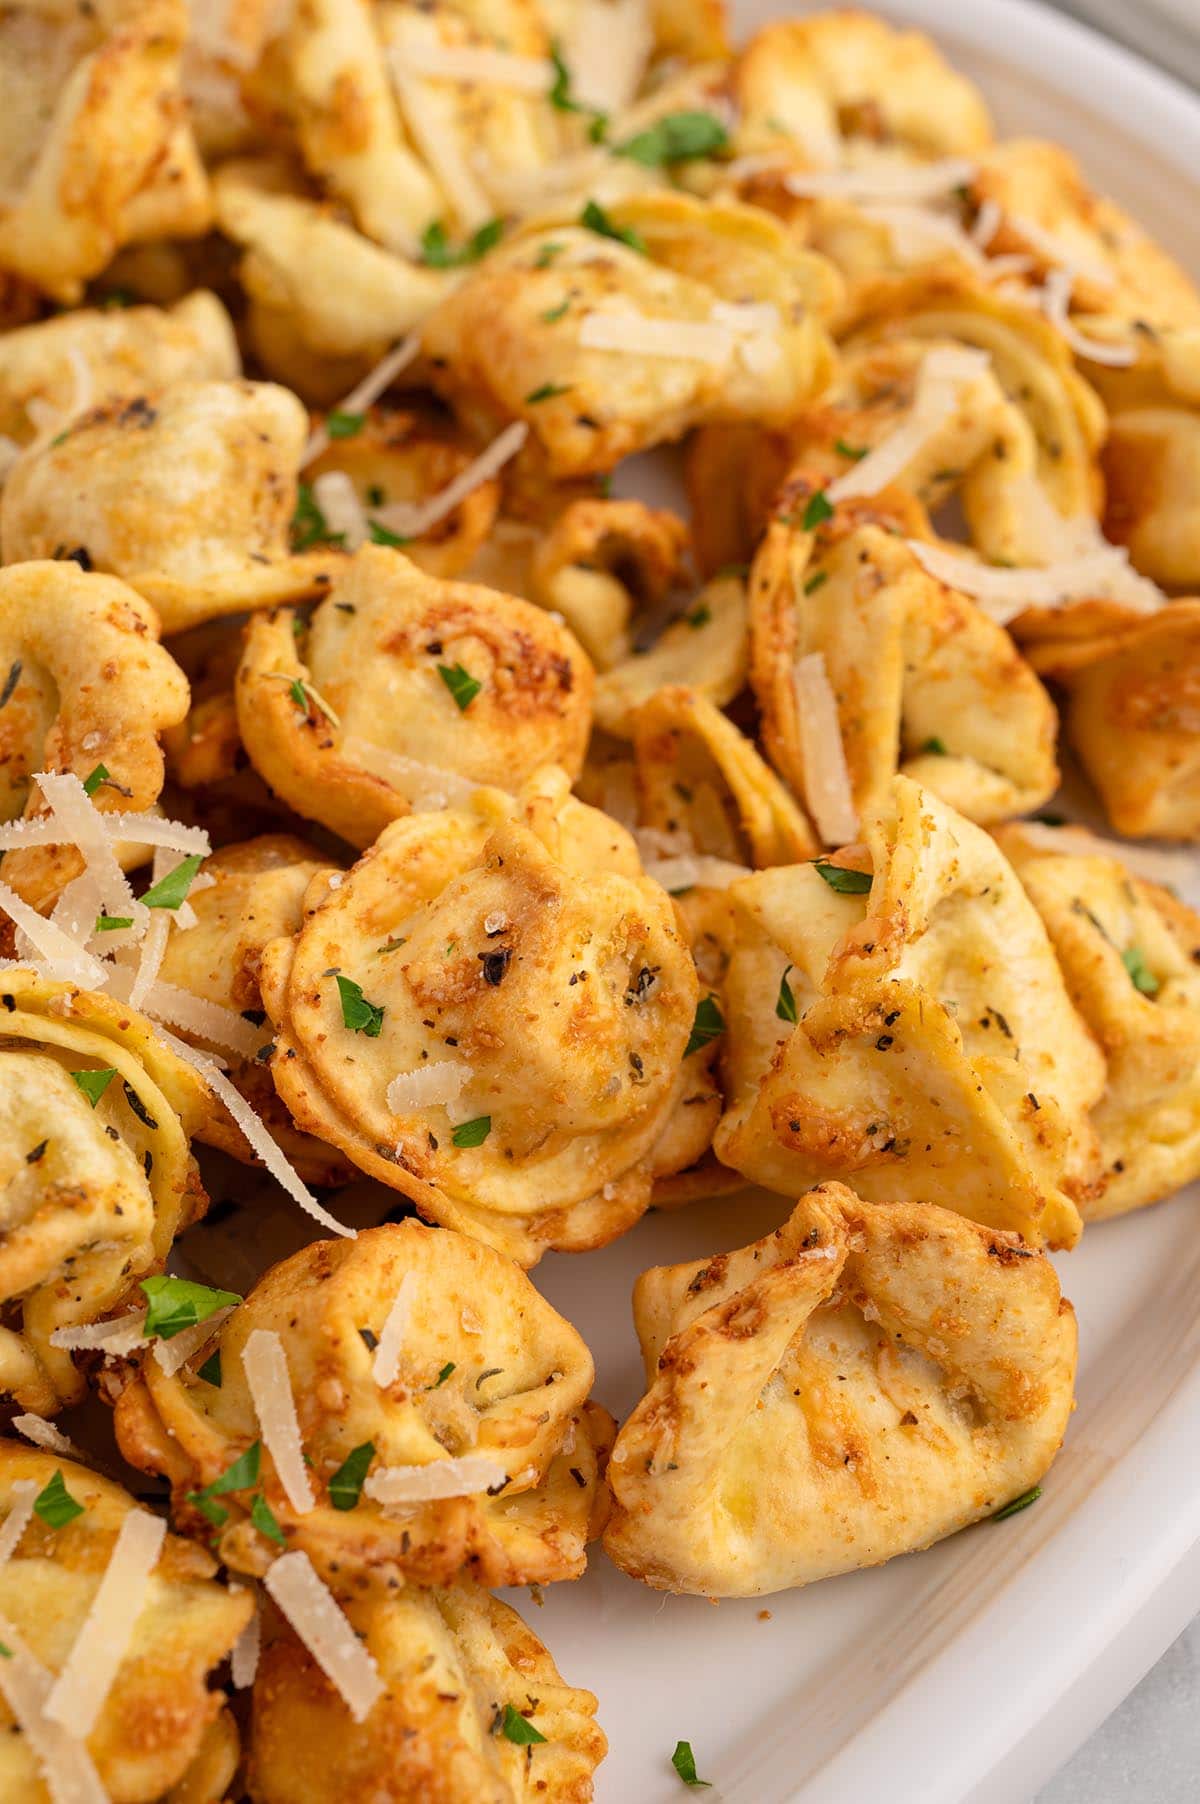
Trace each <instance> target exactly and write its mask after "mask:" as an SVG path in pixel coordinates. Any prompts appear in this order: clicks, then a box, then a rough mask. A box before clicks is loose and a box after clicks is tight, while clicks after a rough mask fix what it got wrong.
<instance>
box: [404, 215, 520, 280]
mask: <svg viewBox="0 0 1200 1804" xmlns="http://www.w3.org/2000/svg"><path fill="white" fill-rule="evenodd" d="M503 236H504V221H503V220H502V219H489V220H488V221H487V223H486V225H481V226H480V228H479V230H478V231H477V232H475V233H474V234H473V235H472V236H471V237H470V238H469V239H468V240H467V242H466V244H461V245H452V244H451V243H450V240H449V239H448V238H447V236H446V228H445V226H444V225H443V224H442V222H441V220H440V219H435V220H434V222H433V224H432V225H428V226H426V227H425V230H424V232H422V234H421V258H422V261H423V262H425V263H427V264H428V265H429V267H430V269H461V268H462V267H463V266H464V264H467V263H478V262H479V260H480V258H481V257H486V256H487V254H488V252H489V251H490V250H495V248H496V246H497V245H498V244H499V242H500V240H501V238H503Z"/></svg>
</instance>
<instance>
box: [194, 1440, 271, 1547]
mask: <svg viewBox="0 0 1200 1804" xmlns="http://www.w3.org/2000/svg"><path fill="white" fill-rule="evenodd" d="M261 1464H262V1442H261V1441H254V1442H253V1443H252V1444H251V1445H250V1446H249V1447H247V1449H246V1451H245V1453H240V1454H239V1455H238V1457H237V1458H236V1459H235V1460H234V1462H233V1464H232V1466H227V1467H226V1469H225V1471H224V1472H222V1474H221V1476H220V1478H214V1479H213V1481H212V1483H211V1484H210V1485H205V1487H204V1489H203V1490H202V1491H189V1492H188V1493H187V1500H188V1502H189V1503H191V1504H194V1505H195V1507H196V1508H197V1509H198V1510H199V1511H200V1514H201V1515H202V1516H204V1517H206V1518H207V1520H208V1521H209V1522H211V1523H212V1525H213V1527H214V1528H220V1526H221V1524H222V1523H223V1522H228V1520H229V1511H228V1510H226V1509H223V1508H222V1507H221V1505H220V1504H219V1503H215V1502H214V1501H213V1499H214V1498H216V1497H226V1496H228V1494H229V1493H230V1491H249V1490H250V1489H251V1487H252V1486H254V1485H256V1484H257V1483H258V1469H259V1467H260V1466H261Z"/></svg>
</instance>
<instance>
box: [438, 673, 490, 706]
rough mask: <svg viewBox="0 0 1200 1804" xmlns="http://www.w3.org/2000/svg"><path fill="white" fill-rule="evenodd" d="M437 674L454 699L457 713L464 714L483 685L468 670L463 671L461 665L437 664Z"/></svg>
mask: <svg viewBox="0 0 1200 1804" xmlns="http://www.w3.org/2000/svg"><path fill="white" fill-rule="evenodd" d="M437 673H438V675H439V676H440V677H441V679H442V681H443V683H445V685H446V687H447V689H448V690H449V691H450V693H451V695H452V696H453V697H454V700H455V702H456V703H457V705H458V711H459V713H460V714H465V713H466V711H467V709H468V708H469V707H470V706H471V703H472V702H473V701H474V700H475V697H476V696H477V695H478V694H479V691H480V690H481V689H482V688H483V684H482V683H481V682H479V681H477V679H476V678H475V677H473V676H472V675H471V673H470V671H469V670H464V669H463V667H462V665H461V664H439V665H438V667H437Z"/></svg>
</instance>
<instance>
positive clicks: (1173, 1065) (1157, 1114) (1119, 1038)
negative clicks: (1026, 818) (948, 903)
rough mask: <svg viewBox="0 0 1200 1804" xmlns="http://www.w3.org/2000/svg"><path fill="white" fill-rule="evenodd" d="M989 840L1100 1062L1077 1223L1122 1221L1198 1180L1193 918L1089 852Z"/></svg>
mask: <svg viewBox="0 0 1200 1804" xmlns="http://www.w3.org/2000/svg"><path fill="white" fill-rule="evenodd" d="M1057 831H1058V830H1057V829H1054V828H1047V827H1044V826H1043V827H1040V828H1034V829H1033V830H1032V832H1033V833H1035V834H1038V835H1039V837H1038V838H1037V839H1036V841H1035V840H1033V839H1032V838H1031V837H1030V830H1028V829H1026V828H1024V827H1022V826H1021V825H1019V824H1018V825H1015V826H1012V827H1005V828H1003V829H1002V830H1001V832H1000V835H999V837H1000V840H1001V843H1002V844H1003V846H1004V849H1005V851H1006V853H1007V854H1008V856H1009V857H1010V858H1011V859H1012V861H1013V864H1014V866H1015V868H1016V870H1017V873H1018V875H1019V877H1020V879H1021V882H1022V883H1023V884H1024V886H1025V890H1026V893H1027V894H1028V896H1029V898H1030V900H1031V901H1032V903H1033V905H1034V907H1035V908H1036V909H1037V910H1038V913H1039V914H1040V915H1041V917H1042V919H1043V920H1044V921H1045V923H1046V928H1047V931H1048V932H1049V934H1050V937H1051V939H1052V941H1053V942H1054V950H1055V952H1056V953H1057V955H1058V959H1059V963H1060V964H1061V965H1062V969H1063V975H1064V976H1065V978H1066V980H1067V987H1068V989H1069V990H1070V992H1071V997H1072V1000H1073V1001H1074V1003H1075V1006H1076V1008H1077V1009H1078V1010H1079V1012H1080V1014H1081V1015H1082V1016H1083V1019H1084V1020H1085V1021H1086V1022H1087V1024H1088V1026H1089V1027H1090V1028H1091V1030H1092V1033H1093V1034H1094V1035H1095V1038H1096V1041H1097V1043H1098V1044H1099V1046H1100V1047H1101V1049H1102V1051H1103V1053H1104V1061H1105V1066H1106V1072H1107V1081H1106V1083H1105V1088H1104V1093H1103V1095H1102V1096H1101V1098H1100V1100H1099V1102H1098V1103H1097V1104H1096V1106H1095V1108H1094V1110H1093V1111H1092V1122H1093V1125H1094V1127H1095V1130H1096V1134H1097V1136H1098V1138H1099V1142H1100V1157H1101V1164H1102V1177H1101V1183H1100V1184H1099V1185H1098V1186H1097V1191H1098V1194H1096V1195H1093V1196H1091V1197H1089V1198H1088V1199H1086V1200H1085V1201H1084V1203H1083V1214H1084V1217H1085V1219H1086V1220H1088V1221H1093V1220H1096V1219H1099V1218H1102V1217H1104V1216H1109V1215H1123V1214H1124V1213H1125V1212H1126V1211H1127V1210H1129V1209H1139V1208H1141V1207H1142V1206H1143V1205H1144V1204H1146V1203H1154V1202H1157V1201H1158V1200H1159V1199H1160V1198H1161V1197H1164V1196H1168V1195H1170V1194H1171V1193H1172V1192H1173V1191H1175V1190H1180V1189H1182V1188H1183V1186H1184V1185H1185V1184H1190V1183H1191V1182H1192V1180H1193V1179H1194V1178H1196V1177H1200V917H1198V916H1197V915H1196V914H1195V913H1194V912H1193V911H1192V910H1191V909H1190V908H1187V907H1186V906H1185V905H1184V904H1183V903H1182V902H1180V901H1178V900H1177V899H1176V898H1175V897H1174V896H1173V895H1172V894H1171V893H1170V891H1169V890H1166V889H1163V888H1161V887H1160V886H1159V885H1157V884H1153V883H1147V882H1144V881H1143V880H1142V879H1141V878H1139V877H1137V876H1135V875H1134V874H1133V873H1132V872H1131V871H1129V870H1127V869H1126V867H1125V866H1124V865H1123V864H1122V863H1121V862H1120V860H1119V859H1118V858H1116V857H1112V856H1108V855H1107V852H1108V848H1106V847H1105V846H1104V845H1103V843H1102V842H1101V843H1099V844H1097V845H1096V846H1095V848H1094V849H1092V848H1089V847H1088V845H1087V838H1086V836H1083V844H1082V848H1079V846H1078V840H1077V836H1076V834H1075V833H1073V832H1071V831H1070V830H1067V831H1065V832H1064V833H1063V849H1062V851H1061V852H1059V851H1057V850H1056V849H1055V846H1054V837H1055V834H1056V832H1057Z"/></svg>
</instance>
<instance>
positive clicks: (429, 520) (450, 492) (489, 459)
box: [376, 420, 529, 539]
mask: <svg viewBox="0 0 1200 1804" xmlns="http://www.w3.org/2000/svg"><path fill="white" fill-rule="evenodd" d="M528 437H529V427H528V426H527V425H526V424H525V421H524V420H514V421H513V423H512V424H511V426H506V427H505V428H504V431H503V432H501V433H500V434H499V435H498V436H497V437H496V438H494V439H493V440H492V442H491V444H490V445H489V446H488V447H487V450H486V451H481V452H480V454H479V456H478V457H477V458H476V459H475V461H474V462H473V463H470V464H468V465H467V467H466V469H465V470H460V471H459V473H458V475H457V476H456V477H455V478H454V480H453V482H449V483H447V484H446V487H445V488H444V489H442V490H440V491H439V493H438V494H436V495H431V496H430V497H429V499H428V501H417V502H410V501H393V502H392V503H390V505H389V506H387V507H382V508H380V509H379V510H378V513H377V515H376V518H377V519H378V520H379V521H380V522H381V523H382V524H383V525H384V526H386V527H387V528H388V530H389V532H394V533H398V534H399V535H400V537H401V538H406V539H419V538H420V537H421V536H422V534H423V533H427V532H428V531H429V530H430V528H431V527H434V526H436V525H437V524H438V521H439V520H444V519H445V518H446V516H447V515H448V514H452V513H453V512H454V510H455V508H456V507H457V506H458V505H459V503H460V502H463V501H465V500H466V498H467V496H468V495H471V494H473V493H474V492H475V490H476V489H477V488H479V487H480V485H481V484H482V483H485V482H490V481H491V479H492V477H493V476H496V475H498V474H499V472H500V471H501V470H502V469H503V468H504V466H505V464H506V463H508V462H509V461H510V460H511V459H512V458H514V457H515V456H516V455H517V452H518V451H519V450H520V449H521V447H522V445H523V444H524V443H525V440H526V439H527V438H528Z"/></svg>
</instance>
